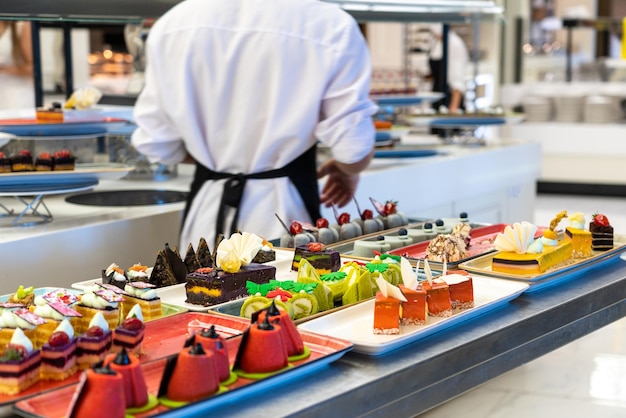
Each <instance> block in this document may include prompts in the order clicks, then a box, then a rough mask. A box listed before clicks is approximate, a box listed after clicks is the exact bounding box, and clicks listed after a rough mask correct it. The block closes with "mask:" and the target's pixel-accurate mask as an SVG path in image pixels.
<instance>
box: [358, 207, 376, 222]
mask: <svg viewBox="0 0 626 418" xmlns="http://www.w3.org/2000/svg"><path fill="white" fill-rule="evenodd" d="M373 218H374V212H372V211H371V210H370V209H365V210H364V211H363V213H362V214H361V219H363V220H364V221H365V220H367V219H373Z"/></svg>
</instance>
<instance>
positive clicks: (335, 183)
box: [317, 159, 359, 208]
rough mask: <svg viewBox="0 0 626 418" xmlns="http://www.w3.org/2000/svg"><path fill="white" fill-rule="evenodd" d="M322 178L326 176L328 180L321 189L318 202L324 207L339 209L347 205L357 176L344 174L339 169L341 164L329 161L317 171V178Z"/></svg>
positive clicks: (352, 193)
mask: <svg viewBox="0 0 626 418" xmlns="http://www.w3.org/2000/svg"><path fill="white" fill-rule="evenodd" d="M324 176H328V179H327V180H326V184H324V188H323V189H322V194H321V195H320V202H321V203H322V204H323V205H325V206H326V207H330V206H332V205H333V204H334V205H337V206H338V207H340V208H341V207H343V206H345V205H347V204H348V203H349V202H350V201H351V200H352V196H353V195H354V192H355V190H356V186H357V184H358V182H359V175H358V174H348V173H346V172H345V171H343V170H342V169H341V163H338V162H337V161H335V160H334V159H330V160H328V161H326V162H325V163H324V164H323V165H322V166H321V167H320V168H318V170H317V178H322V177H324Z"/></svg>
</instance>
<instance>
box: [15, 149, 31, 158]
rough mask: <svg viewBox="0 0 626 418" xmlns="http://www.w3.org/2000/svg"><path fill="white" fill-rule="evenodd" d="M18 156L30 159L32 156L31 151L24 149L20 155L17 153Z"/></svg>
mask: <svg viewBox="0 0 626 418" xmlns="http://www.w3.org/2000/svg"><path fill="white" fill-rule="evenodd" d="M17 155H20V156H26V157H30V156H31V155H32V154H31V153H30V151H29V150H27V149H23V150H21V151H20V152H18V153H17Z"/></svg>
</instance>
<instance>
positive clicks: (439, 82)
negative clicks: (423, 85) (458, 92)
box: [428, 59, 465, 110]
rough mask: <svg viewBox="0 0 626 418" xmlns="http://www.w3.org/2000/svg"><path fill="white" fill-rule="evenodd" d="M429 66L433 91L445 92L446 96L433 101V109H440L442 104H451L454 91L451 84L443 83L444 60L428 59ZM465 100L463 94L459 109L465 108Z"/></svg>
mask: <svg viewBox="0 0 626 418" xmlns="http://www.w3.org/2000/svg"><path fill="white" fill-rule="evenodd" d="M428 66H429V67H430V74H431V75H432V77H433V88H432V91H438V92H441V93H443V94H444V97H443V98H441V99H439V100H437V101H436V102H432V108H433V109H435V110H436V109H439V107H440V106H441V105H445V106H446V107H448V106H449V105H450V98H451V97H452V92H451V90H450V86H449V85H444V84H443V77H441V71H442V70H443V60H433V59H429V60H428ZM464 102H465V100H463V96H461V102H460V103H459V109H463V110H465V103H464Z"/></svg>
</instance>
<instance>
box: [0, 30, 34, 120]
mask: <svg viewBox="0 0 626 418" xmlns="http://www.w3.org/2000/svg"><path fill="white" fill-rule="evenodd" d="M23 23H24V22H17V24H16V30H17V32H18V33H20V32H21V31H22V25H23ZM13 65H15V62H14V60H13V46H12V43H11V30H10V29H9V27H8V26H7V27H6V28H5V30H4V32H3V33H2V35H0V66H7V67H10V66H13ZM0 86H2V88H1V89H0V110H14V109H32V108H34V107H35V93H34V92H35V86H34V84H33V77H32V76H20V75H14V74H6V73H3V72H0Z"/></svg>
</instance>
